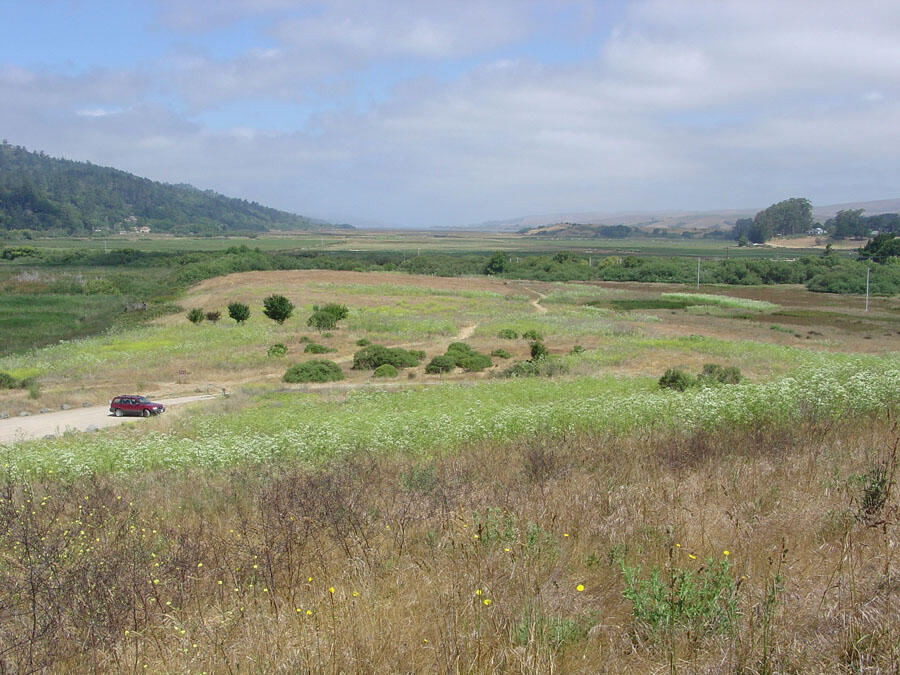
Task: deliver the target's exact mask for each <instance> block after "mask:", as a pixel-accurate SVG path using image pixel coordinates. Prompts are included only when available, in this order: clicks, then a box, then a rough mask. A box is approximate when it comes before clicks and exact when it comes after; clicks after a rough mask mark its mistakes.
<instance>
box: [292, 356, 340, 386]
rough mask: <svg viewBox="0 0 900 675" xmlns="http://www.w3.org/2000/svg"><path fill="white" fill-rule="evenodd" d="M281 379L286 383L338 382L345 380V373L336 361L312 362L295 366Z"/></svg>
mask: <svg viewBox="0 0 900 675" xmlns="http://www.w3.org/2000/svg"><path fill="white" fill-rule="evenodd" d="M281 379H282V381H284V382H336V381H337V380H343V379H344V373H343V371H342V370H341V367H340V366H339V365H338V364H336V363H335V362H334V361H324V360H312V361H306V362H304V363H296V364H294V365H293V366H291V367H290V368H288V369H287V372H285V374H284V375H283V376H282V378H281Z"/></svg>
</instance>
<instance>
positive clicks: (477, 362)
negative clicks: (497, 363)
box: [458, 353, 494, 373]
mask: <svg viewBox="0 0 900 675" xmlns="http://www.w3.org/2000/svg"><path fill="white" fill-rule="evenodd" d="M458 363H459V366H460V368H462V369H463V370H465V371H466V372H468V373H477V372H478V371H480V370H484V369H485V368H490V367H491V366H492V365H494V363H493V362H492V361H491V357H490V356H486V355H484V354H478V353H475V354H472V355H471V356H466V357H463V358H461V359H460V360H459V362H458Z"/></svg>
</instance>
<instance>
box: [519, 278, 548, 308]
mask: <svg viewBox="0 0 900 675" xmlns="http://www.w3.org/2000/svg"><path fill="white" fill-rule="evenodd" d="M521 286H522V289H523V290H524V291H525V292H526V293H528V295H530V296H531V306H532V307H534V311H535V312H537V313H538V314H546V313H547V308H546V307H544V306H543V305H542V304H541V300H543V299H544V298H546V297H547V296H546V295H544V294H543V293H541V292H540V291H536V290H534V289H533V288H531V287H529V286H526V285H525V284H521Z"/></svg>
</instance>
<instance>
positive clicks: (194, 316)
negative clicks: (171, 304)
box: [187, 307, 206, 323]
mask: <svg viewBox="0 0 900 675" xmlns="http://www.w3.org/2000/svg"><path fill="white" fill-rule="evenodd" d="M187 318H188V321H190V322H191V323H200V322H201V321H203V319H205V318H206V314H205V313H204V311H203V310H202V309H200V308H199V307H194V309H192V310H191V311H190V312H188V314H187Z"/></svg>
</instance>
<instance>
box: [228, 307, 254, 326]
mask: <svg viewBox="0 0 900 675" xmlns="http://www.w3.org/2000/svg"><path fill="white" fill-rule="evenodd" d="M228 316H230V317H231V318H232V319H234V320H235V321H237V322H238V323H244V321H246V320H247V319H249V318H250V307H248V306H247V305H245V304H244V303H243V302H232V303H231V304H230V305H228Z"/></svg>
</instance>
